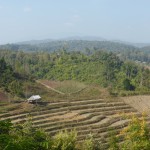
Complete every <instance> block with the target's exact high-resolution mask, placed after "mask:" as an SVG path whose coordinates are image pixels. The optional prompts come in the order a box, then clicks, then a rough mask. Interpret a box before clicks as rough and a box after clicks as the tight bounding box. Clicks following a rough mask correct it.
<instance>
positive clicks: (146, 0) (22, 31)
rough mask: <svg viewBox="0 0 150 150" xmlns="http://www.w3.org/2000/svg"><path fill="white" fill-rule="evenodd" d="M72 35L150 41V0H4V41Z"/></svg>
mask: <svg viewBox="0 0 150 150" xmlns="http://www.w3.org/2000/svg"><path fill="white" fill-rule="evenodd" d="M72 36H94V37H102V38H105V39H108V40H122V41H128V42H134V43H150V0H0V44H6V43H14V42H20V41H28V40H42V39H56V38H65V37H72Z"/></svg>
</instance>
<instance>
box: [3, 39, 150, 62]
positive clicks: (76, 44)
mask: <svg viewBox="0 0 150 150" xmlns="http://www.w3.org/2000/svg"><path fill="white" fill-rule="evenodd" d="M0 49H3V50H13V51H14V50H16V51H20V50H21V51H29V52H31V51H32V52H35V51H36V52H37V51H38V52H41V51H45V52H54V51H60V50H66V51H67V52H71V51H80V52H83V53H86V54H93V53H94V52H95V51H99V50H105V51H112V52H115V53H116V54H117V55H118V56H119V57H120V58H121V59H123V60H134V61H139V62H140V63H143V62H144V63H147V64H149V63H150V49H149V47H143V48H138V47H135V46H132V45H127V44H123V43H119V42H111V41H84V40H68V41H47V40H46V41H42V42H41V43H38V42H32V41H31V42H27V43H20V44H6V45H1V46H0Z"/></svg>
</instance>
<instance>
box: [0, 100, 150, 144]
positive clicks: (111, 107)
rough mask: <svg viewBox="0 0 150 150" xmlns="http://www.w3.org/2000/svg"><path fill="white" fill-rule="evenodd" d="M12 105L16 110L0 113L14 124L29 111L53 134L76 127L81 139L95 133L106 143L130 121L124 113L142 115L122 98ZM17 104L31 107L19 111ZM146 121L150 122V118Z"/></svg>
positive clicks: (0, 115)
mask: <svg viewBox="0 0 150 150" xmlns="http://www.w3.org/2000/svg"><path fill="white" fill-rule="evenodd" d="M13 105H14V106H13V107H12V108H13V109H10V110H9V111H8V112H5V113H2V114H0V118H1V120H5V119H11V120H12V122H13V123H22V122H24V121H25V120H26V119H27V116H28V115H29V114H30V116H32V120H33V124H34V127H38V128H43V129H45V131H46V132H48V133H49V134H50V135H52V136H53V135H55V134H56V133H57V132H59V131H60V130H64V129H67V130H69V131H70V130H72V129H76V130H77V132H78V138H77V140H78V142H81V141H83V140H84V139H86V137H88V136H90V135H92V136H93V137H94V139H95V140H99V141H101V143H102V144H104V145H105V146H107V142H108V137H109V132H108V131H109V130H110V129H113V130H115V131H116V133H119V131H120V130H121V129H122V128H123V127H125V126H126V125H127V124H128V122H129V120H128V119H125V118H124V117H123V113H124V114H130V113H131V112H132V113H133V114H136V115H137V116H139V117H140V116H141V114H140V113H139V112H137V110H136V109H134V108H133V107H131V106H129V105H128V104H126V103H124V102H123V101H121V100H119V99H115V100H105V99H92V100H91V99H86V100H59V101H54V102H47V103H46V104H45V105H41V104H38V106H33V104H28V103H27V102H22V104H13ZM17 105H18V106H19V105H23V106H24V105H27V106H28V107H31V109H30V110H28V111H18V107H17ZM2 106H4V104H3V105H2ZM147 120H148V121H149V117H147Z"/></svg>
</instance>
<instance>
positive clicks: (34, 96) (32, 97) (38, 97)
mask: <svg viewBox="0 0 150 150" xmlns="http://www.w3.org/2000/svg"><path fill="white" fill-rule="evenodd" d="M39 99H41V97H40V96H39V95H33V96H31V97H30V98H28V99H27V100H28V101H34V100H39Z"/></svg>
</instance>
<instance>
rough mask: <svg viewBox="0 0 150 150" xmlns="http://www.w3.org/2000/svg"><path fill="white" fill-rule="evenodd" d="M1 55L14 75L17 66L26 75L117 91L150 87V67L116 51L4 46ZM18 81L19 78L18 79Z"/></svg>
mask: <svg viewBox="0 0 150 150" xmlns="http://www.w3.org/2000/svg"><path fill="white" fill-rule="evenodd" d="M0 57H1V58H2V60H3V59H5V61H6V62H7V63H8V64H9V65H8V67H7V65H6V72H5V74H8V75H11V74H10V73H9V72H12V71H10V70H13V71H14V72H15V74H16V75H18V74H19V75H20V76H22V77H25V76H28V77H30V78H31V77H33V78H36V79H49V80H60V81H63V80H76V81H81V82H85V83H89V84H97V85H99V86H101V87H107V88H109V90H110V91H113V92H115V93H117V92H118V91H135V92H136V91H137V92H139V91H140V92H145V93H147V92H148V91H149V89H150V70H149V69H147V68H145V67H144V66H142V65H139V64H136V63H133V62H131V61H123V60H121V59H120V58H119V57H118V56H117V55H116V54H114V53H112V52H106V51H96V52H95V53H92V54H89V53H88V54H85V53H82V52H67V51H65V50H60V51H58V52H53V53H47V52H30V53H29V52H23V51H9V50H1V51H0ZM3 61H4V60H3ZM10 66H11V67H10ZM7 68H8V69H7ZM4 76H5V75H4ZM1 79H3V78H1ZM7 79H9V78H7ZM8 82H9V83H10V81H8ZM13 82H14V81H13ZM6 83H7V82H6ZM14 84H18V82H17V83H16V81H15V83H14ZM6 85H7V84H6ZM12 86H13V85H12ZM8 87H9V86H8ZM8 87H7V89H8Z"/></svg>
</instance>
